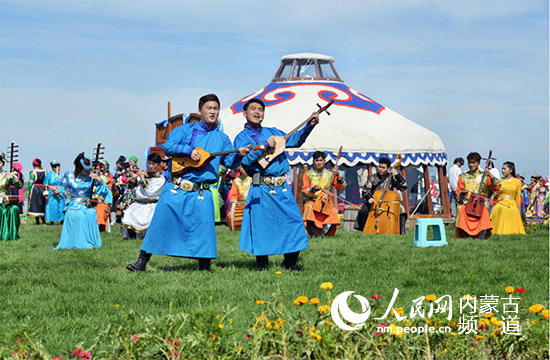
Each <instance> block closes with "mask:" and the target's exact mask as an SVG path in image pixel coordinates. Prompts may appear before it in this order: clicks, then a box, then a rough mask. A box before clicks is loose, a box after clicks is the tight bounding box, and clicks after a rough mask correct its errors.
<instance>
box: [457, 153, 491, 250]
mask: <svg viewBox="0 0 550 360" xmlns="http://www.w3.org/2000/svg"><path fill="white" fill-rule="evenodd" d="M467 161H468V168H469V169H470V171H467V172H465V173H462V174H460V177H459V178H458V184H457V186H456V195H457V196H458V203H459V204H460V206H459V208H458V216H457V218H456V228H455V238H465V237H478V238H479V239H480V240H485V239H488V238H489V237H490V236H491V230H492V229H493V225H492V224H491V215H490V214H489V201H488V200H487V195H488V193H489V188H490V189H492V190H493V191H494V192H497V191H498V190H500V184H499V181H498V179H497V178H495V177H494V176H493V174H491V172H490V171H489V169H485V170H484V171H481V170H480V169H479V163H480V161H481V155H480V154H479V153H477V152H471V153H469V154H468V157H467ZM483 174H485V175H486V177H485V178H484V180H483V185H482V186H481V191H480V192H479V194H480V195H482V196H483V197H485V202H484V208H483V213H482V215H481V217H480V218H477V217H473V216H470V215H468V214H466V205H467V204H468V201H469V199H470V196H471V194H472V192H478V189H479V184H480V183H481V180H482V179H483Z"/></svg>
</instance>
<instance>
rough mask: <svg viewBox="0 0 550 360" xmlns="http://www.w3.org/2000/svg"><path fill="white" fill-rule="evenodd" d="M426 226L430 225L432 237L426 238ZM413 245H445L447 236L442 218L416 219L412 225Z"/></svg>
mask: <svg viewBox="0 0 550 360" xmlns="http://www.w3.org/2000/svg"><path fill="white" fill-rule="evenodd" d="M428 226H431V227H432V231H433V239H429V240H428ZM413 245H414V246H417V247H428V246H443V245H447V237H446V236H445V225H444V224H443V219H440V218H424V219H416V225H415V226H414V243H413Z"/></svg>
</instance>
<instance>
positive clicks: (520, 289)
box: [516, 288, 525, 294]
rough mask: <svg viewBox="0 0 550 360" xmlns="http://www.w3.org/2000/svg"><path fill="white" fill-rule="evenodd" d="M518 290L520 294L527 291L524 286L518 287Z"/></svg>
mask: <svg viewBox="0 0 550 360" xmlns="http://www.w3.org/2000/svg"><path fill="white" fill-rule="evenodd" d="M516 292H517V293H520V294H523V293H524V292H525V289H524V288H517V289H516Z"/></svg>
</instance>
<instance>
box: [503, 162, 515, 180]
mask: <svg viewBox="0 0 550 360" xmlns="http://www.w3.org/2000/svg"><path fill="white" fill-rule="evenodd" d="M502 166H507V167H508V168H510V171H511V172H512V176H513V177H516V165H515V164H514V163H513V162H511V161H506V162H505V163H504V164H502Z"/></svg>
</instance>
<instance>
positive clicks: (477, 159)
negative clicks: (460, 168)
mask: <svg viewBox="0 0 550 360" xmlns="http://www.w3.org/2000/svg"><path fill="white" fill-rule="evenodd" d="M466 159H468V161H474V162H480V161H481V155H479V153H478V152H475V151H474V152H471V153H469V154H468V156H466Z"/></svg>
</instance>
